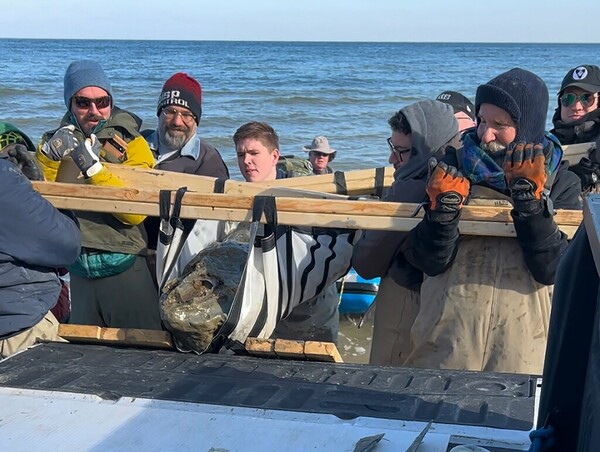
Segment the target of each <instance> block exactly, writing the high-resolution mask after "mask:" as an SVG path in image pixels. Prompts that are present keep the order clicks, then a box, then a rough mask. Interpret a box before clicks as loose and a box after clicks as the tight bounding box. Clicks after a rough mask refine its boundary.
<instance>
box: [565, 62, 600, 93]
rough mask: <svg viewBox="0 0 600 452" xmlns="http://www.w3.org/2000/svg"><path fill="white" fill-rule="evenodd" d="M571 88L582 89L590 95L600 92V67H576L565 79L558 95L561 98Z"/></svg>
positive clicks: (591, 65) (587, 65) (584, 65)
mask: <svg viewBox="0 0 600 452" xmlns="http://www.w3.org/2000/svg"><path fill="white" fill-rule="evenodd" d="M571 86H574V87H577V88H581V89H583V90H585V91H588V92H590V93H598V92H600V67H598V66H596V65H593V64H583V65H581V66H577V67H574V68H573V69H571V70H570V71H569V72H567V75H565V78H563V81H562V83H561V84H560V91H559V92H558V95H559V96H560V95H561V94H562V93H563V91H564V90H565V89H567V88H569V87H571Z"/></svg>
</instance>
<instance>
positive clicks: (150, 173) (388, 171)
mask: <svg viewBox="0 0 600 452" xmlns="http://www.w3.org/2000/svg"><path fill="white" fill-rule="evenodd" d="M595 146H596V144H595V143H594V142H590V143H579V144H571V145H564V146H563V152H564V157H563V159H564V160H568V161H569V162H570V163H571V164H575V163H578V162H579V160H580V159H581V158H582V157H587V156H589V153H590V151H591V150H592V149H594V148H595ZM105 165H106V166H107V168H109V169H110V171H111V172H112V173H113V174H114V175H115V176H117V177H119V179H121V180H122V181H123V183H124V184H125V186H127V187H132V188H137V189H140V190H177V189H178V188H179V187H188V190H190V191H195V192H198V193H207V194H209V193H214V189H215V181H216V180H217V179H216V178H214V177H207V176H197V175H194V174H184V173H177V176H176V177H174V175H173V172H169V171H163V170H156V169H148V168H137V167H132V166H127V165H122V164H111V163H105ZM375 173H376V168H370V169H362V170H353V171H345V172H344V177H345V179H346V185H347V189H348V194H349V195H361V194H372V193H373V192H374V190H375ZM56 180H57V181H58V182H70V183H83V177H82V176H81V174H80V172H79V170H78V169H77V167H76V166H75V164H74V163H73V161H72V160H71V159H65V160H63V161H62V162H61V165H60V168H59V171H58V176H57V179H56ZM393 180H394V168H393V167H391V166H388V167H385V168H384V182H383V187H390V186H391V185H392V182H393ZM273 187H281V188H292V189H301V190H308V191H314V192H321V193H338V186H337V184H336V183H335V176H334V175H333V174H322V175H318V176H317V175H315V176H304V177H295V178H289V179H277V180H275V181H269V182H254V183H249V182H243V181H234V180H227V181H225V187H224V193H228V194H239V195H252V194H257V193H265V190H266V189H268V188H273Z"/></svg>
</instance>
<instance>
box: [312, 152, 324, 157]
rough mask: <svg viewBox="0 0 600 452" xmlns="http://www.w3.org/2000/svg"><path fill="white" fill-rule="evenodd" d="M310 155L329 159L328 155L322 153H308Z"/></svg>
mask: <svg viewBox="0 0 600 452" xmlns="http://www.w3.org/2000/svg"><path fill="white" fill-rule="evenodd" d="M310 155H313V156H315V157H329V154H325V153H324V152H319V151H310Z"/></svg>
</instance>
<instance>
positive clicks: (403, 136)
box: [352, 100, 460, 366]
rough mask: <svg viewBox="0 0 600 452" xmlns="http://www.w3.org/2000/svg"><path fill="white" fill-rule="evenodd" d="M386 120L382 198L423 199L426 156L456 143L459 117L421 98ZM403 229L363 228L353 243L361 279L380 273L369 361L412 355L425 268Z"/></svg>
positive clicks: (395, 361) (391, 361)
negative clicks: (387, 176) (390, 177)
mask: <svg viewBox="0 0 600 452" xmlns="http://www.w3.org/2000/svg"><path fill="white" fill-rule="evenodd" d="M388 123H389V125H390V127H391V129H392V136H391V137H390V138H388V145H389V146H390V151H391V152H390V159H389V161H390V163H391V164H393V165H394V167H395V168H396V171H395V172H394V183H393V184H392V187H391V189H390V190H389V191H388V192H387V193H386V195H385V196H384V197H383V200H384V201H389V202H410V203H421V202H423V201H425V200H426V199H427V194H426V193H425V185H426V182H427V171H428V168H427V161H428V160H429V159H430V158H431V157H432V156H436V157H438V158H441V157H443V156H444V154H445V153H446V152H451V151H455V148H456V147H459V145H460V134H459V131H458V122H457V120H456V117H455V115H454V110H453V109H452V107H451V106H450V105H449V104H446V103H442V102H438V101H436V100H423V101H419V102H415V103H414V104H410V105H408V106H406V107H404V108H402V109H400V110H399V111H398V112H396V113H395V114H394V115H393V116H392V117H391V118H390V119H389V120H388ZM406 236H407V233H406V232H399V231H363V234H362V236H361V238H360V239H359V240H358V242H357V243H356V245H354V252H353V254H352V264H353V265H354V268H355V270H356V271H357V272H358V274H359V275H361V276H362V277H364V278H367V279H371V278H375V277H381V283H380V285H379V291H378V293H377V297H376V298H375V303H376V309H375V323H374V328H373V343H372V345H371V356H370V358H369V363H370V364H376V365H382V366H397V365H403V363H404V360H406V358H407V357H408V356H409V355H410V347H411V346H410V330H411V328H412V326H413V323H414V320H415V317H416V315H417V313H418V311H419V304H420V296H419V292H420V288H421V282H422V281H423V272H422V271H421V270H419V269H417V268H416V267H414V266H412V265H410V264H409V263H408V262H407V261H406V258H405V257H404V255H403V253H402V251H401V244H402V243H403V241H404V240H405V239H406Z"/></svg>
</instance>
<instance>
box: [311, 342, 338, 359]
mask: <svg viewBox="0 0 600 452" xmlns="http://www.w3.org/2000/svg"><path fill="white" fill-rule="evenodd" d="M304 354H305V355H306V358H307V359H309V360H311V361H325V362H333V363H343V362H344V360H343V359H342V356H341V355H340V352H339V351H338V349H337V347H336V345H335V344H334V343H333V342H315V341H306V343H305V344H304Z"/></svg>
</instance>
